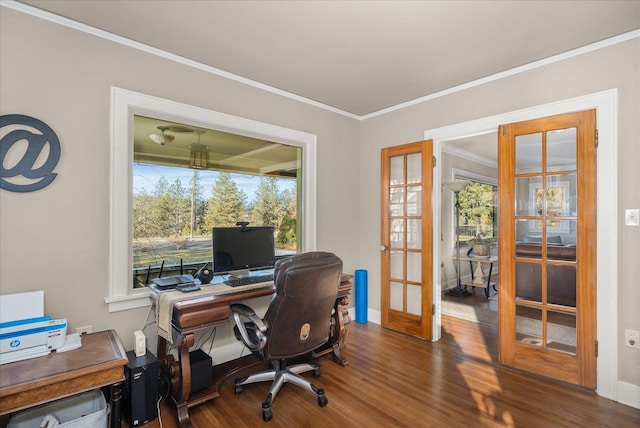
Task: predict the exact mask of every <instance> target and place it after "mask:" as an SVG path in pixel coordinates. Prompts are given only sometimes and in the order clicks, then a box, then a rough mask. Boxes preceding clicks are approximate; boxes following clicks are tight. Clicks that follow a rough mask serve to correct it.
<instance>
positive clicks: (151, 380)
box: [122, 351, 159, 427]
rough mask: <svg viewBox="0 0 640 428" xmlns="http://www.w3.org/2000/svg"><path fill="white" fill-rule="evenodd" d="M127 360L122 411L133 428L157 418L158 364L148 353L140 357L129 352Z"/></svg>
mask: <svg viewBox="0 0 640 428" xmlns="http://www.w3.org/2000/svg"><path fill="white" fill-rule="evenodd" d="M127 358H128V359H129V363H128V364H127V366H126V367H125V384H124V388H123V392H122V410H123V411H124V415H125V417H126V418H127V420H128V421H129V425H130V426H132V427H135V426H138V425H142V424H146V423H147V422H149V421H152V420H153V419H155V418H157V417H158V409H157V407H156V406H157V402H158V381H159V373H158V371H159V364H158V359H157V358H156V357H155V356H154V355H153V354H151V353H150V352H149V351H147V353H146V354H145V355H143V356H141V357H136V355H135V353H134V352H133V351H129V352H127Z"/></svg>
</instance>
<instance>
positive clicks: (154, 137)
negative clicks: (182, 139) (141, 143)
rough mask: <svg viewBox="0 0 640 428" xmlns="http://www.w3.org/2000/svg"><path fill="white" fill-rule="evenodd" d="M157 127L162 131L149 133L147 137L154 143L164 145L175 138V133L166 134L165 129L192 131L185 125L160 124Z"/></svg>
mask: <svg viewBox="0 0 640 428" xmlns="http://www.w3.org/2000/svg"><path fill="white" fill-rule="evenodd" d="M158 129H159V130H160V131H161V132H162V133H161V134H150V135H149V138H150V139H151V141H153V142H154V143H156V144H160V145H161V146H164V145H165V144H171V142H173V140H175V138H176V137H175V135H171V134H166V133H165V132H166V131H171V132H193V129H191V128H188V127H186V126H179V125H161V126H158Z"/></svg>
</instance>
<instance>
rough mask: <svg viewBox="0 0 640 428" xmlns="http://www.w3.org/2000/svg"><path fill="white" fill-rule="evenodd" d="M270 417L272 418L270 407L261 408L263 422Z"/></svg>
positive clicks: (267, 420)
mask: <svg viewBox="0 0 640 428" xmlns="http://www.w3.org/2000/svg"><path fill="white" fill-rule="evenodd" d="M271 418H273V413H271V409H263V410H262V420H263V421H265V422H269V421H270V420H271Z"/></svg>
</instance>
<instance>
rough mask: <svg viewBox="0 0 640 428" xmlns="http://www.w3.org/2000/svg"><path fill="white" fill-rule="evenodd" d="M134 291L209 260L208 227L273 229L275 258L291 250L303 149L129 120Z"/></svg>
mask: <svg viewBox="0 0 640 428" xmlns="http://www.w3.org/2000/svg"><path fill="white" fill-rule="evenodd" d="M133 126H134V141H133V146H134V149H133V187H132V196H133V204H132V209H133V218H132V222H133V225H132V227H133V244H132V249H133V287H134V288H140V287H145V286H146V285H147V284H149V282H150V281H151V280H152V279H153V278H157V277H158V276H159V275H160V274H161V273H162V274H163V275H164V276H168V275H177V274H182V273H190V274H193V273H194V272H195V271H197V270H198V269H199V268H200V267H202V266H204V265H205V264H206V263H208V262H210V261H211V229H212V228H213V227H220V226H235V225H236V224H237V223H238V222H248V223H249V224H250V225H251V226H273V227H274V229H275V236H274V242H275V247H276V255H280V256H281V255H285V254H292V253H296V252H297V250H298V245H297V243H298V239H297V238H298V236H300V231H299V228H298V222H297V220H298V215H297V214H298V212H299V210H298V203H297V202H298V200H299V199H300V198H298V196H299V194H300V192H299V190H300V189H299V186H298V182H299V177H301V175H302V164H301V153H302V149H301V148H300V147H296V146H290V145H286V144H281V143H275V142H272V141H265V140H262V139H257V138H250V137H245V136H240V135H237V134H231V133H228V132H222V131H217V130H212V129H203V128H200V127H194V126H188V125H185V124H181V123H175V122H170V121H166V120H159V119H154V118H150V117H145V116H140V115H134V116H133Z"/></svg>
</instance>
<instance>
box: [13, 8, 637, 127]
mask: <svg viewBox="0 0 640 428" xmlns="http://www.w3.org/2000/svg"><path fill="white" fill-rule="evenodd" d="M21 3H25V4H28V5H32V6H35V7H37V8H41V9H44V10H46V11H49V12H52V13H54V14H57V15H60V16H63V17H67V18H70V19H72V20H75V21H78V22H80V23H84V24H87V25H90V26H92V27H95V28H98V29H101V30H105V31H107V32H110V33H113V34H116V35H119V36H123V37H125V38H128V39H131V40H134V41H137V42H140V43H143V44H146V45H149V46H151V47H154V48H158V49H161V50H163V51H166V52H169V53H172V54H175V55H179V56H181V57H184V58H187V59H190V60H193V61H197V62H199V63H202V64H205V65H208V66H211V67H214V68H216V69H218V70H220V71H222V72H226V73H232V74H233V75H235V76H239V77H240V78H244V79H250V80H251V81H253V82H256V83H258V84H261V85H267V86H269V87H272V88H276V89H277V90H280V91H285V92H287V93H289V94H294V95H295V96H298V97H303V98H305V99H307V100H311V101H313V102H315V103H321V104H323V105H326V106H329V107H330V108H332V109H336V110H339V111H341V112H345V113H347V114H350V115H354V116H365V115H368V114H371V113H375V112H378V111H380V110H383V109H387V108H391V107H393V106H396V105H398V104H402V103H406V102H410V101H412V100H415V99H418V98H421V97H425V96H428V95H431V94H435V93H438V92H439V91H443V90H446V89H448V88H452V87H455V86H458V85H461V84H464V83H467V82H472V81H475V80H477V79H481V78H484V77H487V76H491V75H494V74H496V73H500V72H504V71H506V70H509V69H512V68H514V67H519V66H523V65H526V64H529V63H532V62H534V61H538V60H542V59H544V58H548V57H551V56H554V55H558V54H562V53H564V52H567V51H570V50H573V49H576V48H579V47H583V46H585V45H589V44H592V43H595V42H598V41H602V40H604V39H608V38H611V37H614V36H617V35H620V34H624V33H627V32H629V31H632V30H636V29H638V28H640V1H637V0H636V1H611V0H610V1H595V0H594V1H191V0H186V1H172V0H161V1H156V0H146V1H102V0H70V1H67V0H55V1H51V0H48V1H47V0H23V1H21ZM5 4H6V3H5ZM232 77H233V76H232Z"/></svg>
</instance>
